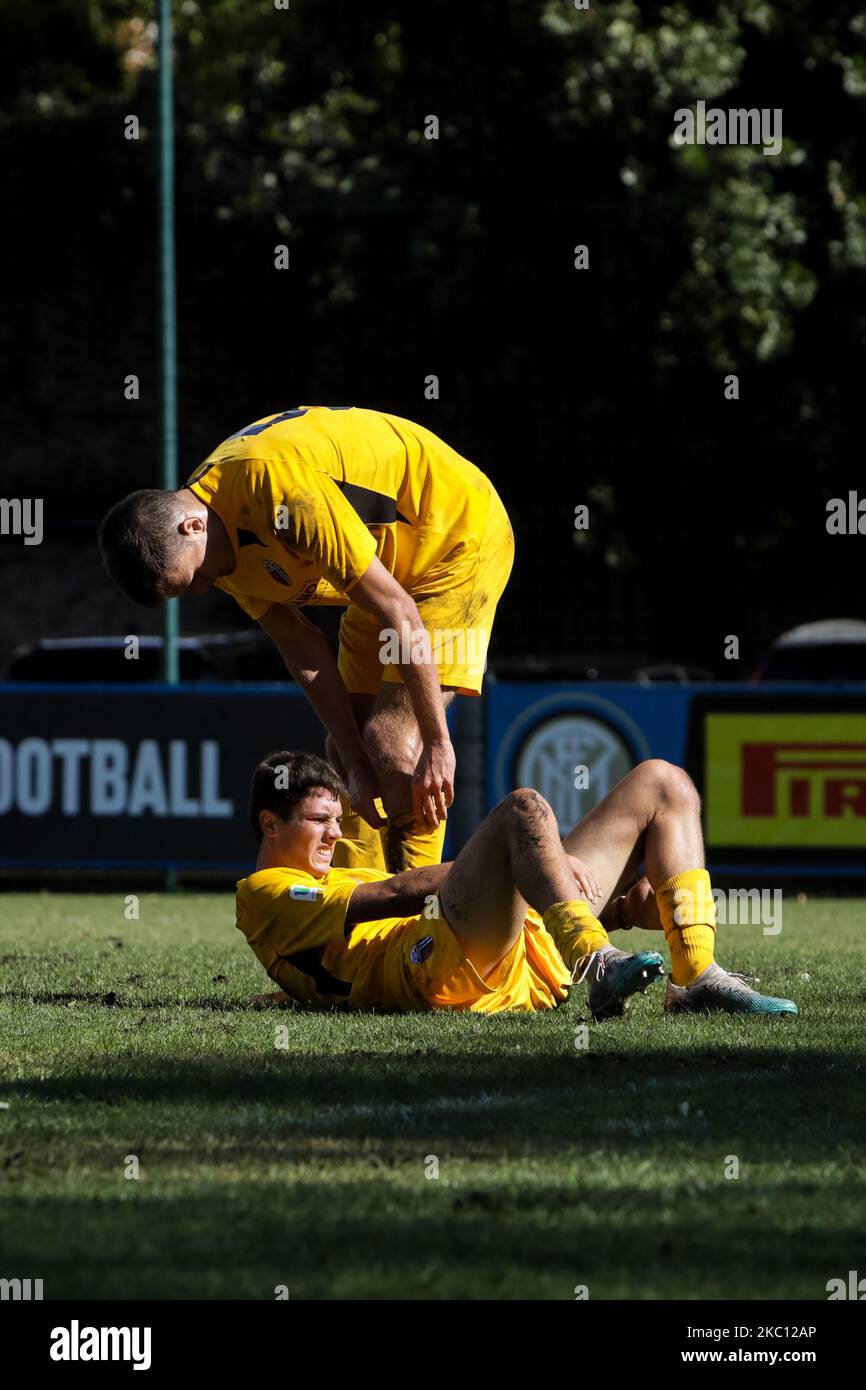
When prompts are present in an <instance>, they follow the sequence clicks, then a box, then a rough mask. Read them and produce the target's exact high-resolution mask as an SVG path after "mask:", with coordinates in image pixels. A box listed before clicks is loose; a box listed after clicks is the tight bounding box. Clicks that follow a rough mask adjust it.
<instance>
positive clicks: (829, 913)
mask: <svg viewBox="0 0 866 1390" xmlns="http://www.w3.org/2000/svg"><path fill="white" fill-rule="evenodd" d="M0 919H2V926H0V1082H2V1084H0V1100H2V1102H3V1107H4V1108H2V1109H0V1276H2V1277H7V1278H11V1277H15V1276H17V1277H21V1278H26V1277H31V1278H42V1279H43V1280H44V1292H45V1297H46V1298H82V1297H83V1298H127V1299H128V1298H248V1299H273V1298H274V1297H275V1290H276V1289H277V1288H278V1286H286V1287H287V1289H288V1291H289V1295H290V1297H291V1298H293V1299H297V1298H329V1297H330V1298H335V1297H336V1298H359V1297H360V1298H515V1297H522V1298H547V1299H573V1298H574V1297H575V1296H576V1294H575V1290H576V1289H577V1288H578V1287H580V1286H586V1287H587V1289H588V1292H589V1297H590V1298H592V1299H598V1298H622V1299H651V1298H685V1299H704V1298H710V1299H718V1298H752V1299H787V1298H807V1299H825V1298H826V1290H825V1286H826V1283H827V1280H828V1279H830V1278H834V1277H837V1276H841V1277H846V1276H847V1271H848V1270H849V1269H860V1270H862V1268H863V1259H864V1248H863V1239H862V1232H863V1229H864V1226H866V1200H864V1177H866V1159H864V1131H866V1119H864V1111H866V1107H864V1103H863V1095H864V1081H866V1076H864V1055H866V1040H864V1028H863V1013H864V1002H866V979H864V968H863V944H864V936H863V933H864V921H863V909H862V907H861V906H860V904H858V903H856V902H840V901H827V900H824V901H810V902H808V903H805V904H798V903H796V902H792V901H790V900H786V902H785V908H784V929H783V931H782V933H781V934H780V935H779V936H777V937H764V936H763V935H762V932H761V928H760V927H758V926H755V927H728V928H720V930H719V943H718V950H717V954H718V956H719V959H720V960H721V962H722V963H723V964H724V965H726V966H729V967H730V968H734V969H747V970H749V971H750V972H752V973H756V974H758V975H759V976H760V978H761V988H762V989H764V990H766V991H767V992H769V993H775V994H784V995H788V996H790V997H793V998H794V999H796V1000H797V1002H798V1003H799V1005H800V1009H801V1013H800V1017H799V1019H796V1020H786V1019H774V1018H727V1017H714V1018H677V1019H668V1018H665V1017H664V1016H663V1014H662V1010H661V1003H662V994H663V986H662V985H656V986H654V988H653V990H651V991H650V992H649V993H648V994H647V995H646V996H644V997H643V998H638V999H637V1000H636V1001H635V1003H634V1005H633V1007H632V1010H631V1013H630V1016H629V1017H628V1018H626V1019H624V1020H622V1021H619V1022H610V1023H606V1024H602V1025H595V1024H593V1023H592V1022H591V1020H590V1019H589V1017H588V1015H587V1013H586V1010H585V1007H584V1004H585V989H584V987H581V988H580V989H579V990H578V991H577V993H576V996H575V997H574V998H573V999H572V1000H571V1001H570V1002H569V1003H568V1004H567V1005H566V1006H565V1007H563V1008H561V1009H559V1010H558V1011H556V1012H555V1013H551V1014H546V1015H535V1016H526V1015H513V1016H500V1017H492V1018H483V1017H480V1016H477V1015H471V1014H451V1015H448V1014H437V1015H425V1016H418V1017H400V1016H394V1015H377V1016H356V1017H340V1016H338V1015H331V1014H327V1015H325V1014H305V1013H300V1012H289V1011H274V1012H267V1013H257V1012H254V1011H252V1010H250V1009H249V1008H248V1007H247V1005H246V1001H247V999H248V997H249V996H250V994H252V993H254V992H256V991H257V990H260V989H263V988H267V980H266V978H265V976H264V974H263V972H262V971H261V969H260V967H259V966H258V964H257V963H256V961H255V959H254V957H253V955H252V953H251V952H250V950H249V948H248V947H247V945H246V943H245V942H244V940H243V939H242V937H241V936H240V933H238V932H237V931H236V930H235V928H234V917H233V901H232V898H231V896H230V895H229V894H213V895H192V894H181V895H178V896H175V897H167V896H160V895H151V896H147V895H144V896H142V897H141V906H140V920H139V921H126V920H125V919H124V898H123V896H122V895H121V894H117V895H113V894H109V895H100V896H87V897H83V896H77V895H71V894H70V895H64V894H47V893H44V894H29V895H25V894H7V895H4V896H2V897H0ZM614 940H615V941H616V942H617V944H619V945H621V946H624V947H626V948H627V949H637V948H638V946H649V947H651V948H658V947H659V946H660V944H661V938H660V936H659V935H658V934H656V933H652V934H650V933H647V934H644V933H640V932H631V933H617V935H616V936H615V937H614ZM584 1024H585V1025H587V1028H588V1046H587V1047H585V1048H584V1047H581V1046H575V1042H576V1041H577V1042H578V1043H580V1041H581V1032H580V1029H581V1027H582V1025H584ZM278 1028H285V1029H286V1030H287V1032H286V1033H285V1034H281V1035H279V1036H278V1034H277V1031H276V1030H277V1029H278ZM277 1041H279V1042H282V1043H287V1046H283V1047H276V1046H275V1043H276V1042H277ZM133 1157H134V1158H135V1159H137V1161H138V1173H139V1176H138V1177H137V1178H133V1177H127V1176H125V1174H126V1173H129V1172H132V1171H134V1168H135V1164H134V1163H133V1162H132V1159H133ZM734 1159H736V1160H737V1162H738V1165H739V1176H738V1177H732V1176H726V1173H728V1174H730V1173H732V1172H734V1171H735V1165H734V1163H733V1161H732V1160H734ZM437 1170H438V1177H436V1176H433V1174H434V1173H436V1172H437Z"/></svg>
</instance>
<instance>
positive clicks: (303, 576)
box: [187, 406, 510, 618]
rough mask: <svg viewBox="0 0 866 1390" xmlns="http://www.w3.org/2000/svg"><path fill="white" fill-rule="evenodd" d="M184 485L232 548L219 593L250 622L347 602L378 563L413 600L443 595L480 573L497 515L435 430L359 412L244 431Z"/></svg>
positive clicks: (279, 421) (283, 420)
mask: <svg viewBox="0 0 866 1390" xmlns="http://www.w3.org/2000/svg"><path fill="white" fill-rule="evenodd" d="M187 486H188V487H190V488H192V491H193V492H194V493H195V494H196V496H197V497H199V498H200V499H201V501H202V502H205V503H206V504H207V506H208V507H211V508H212V509H213V510H214V511H215V512H216V514H217V515H218V516H219V518H220V520H221V521H222V522H223V524H224V525H225V527H226V531H227V532H228V535H229V539H230V540H231V543H232V545H233V546H234V549H235V554H236V557H237V564H236V567H235V569H234V570H233V571H232V573H231V574H229V575H226V576H224V577H223V578H221V579H218V580H217V581H215V583H216V587H217V588H219V589H223V590H224V591H225V592H226V593H228V594H231V595H232V597H233V598H235V599H236V600H237V602H238V603H239V604H240V606H241V607H242V608H243V609H244V610H245V612H247V613H248V614H249V615H250V616H251V617H253V618H260V617H261V616H262V615H263V614H264V613H265V612H266V611H267V609H268V608H270V606H271V605H272V604H275V603H288V604H294V605H306V604H346V603H347V602H348V594H349V592H350V590H351V588H352V585H353V584H355V583H356V581H357V580H358V579H360V577H361V576H362V575H363V574H364V572H365V571H366V569H367V568H368V566H369V564H370V562H371V560H372V559H373V556H374V555H377V556H378V557H379V559H380V560H381V561H382V563H383V564H384V566H385V568H386V569H387V570H388V571H389V572H390V573H391V574H393V576H394V577H395V579H396V580H397V581H398V583H399V584H401V585H402V586H403V588H404V589H406V591H407V592H408V593H410V594H411V595H412V596H413V597H414V598H415V600H416V602H418V601H420V600H423V599H424V598H425V597H428V596H433V595H436V594H438V593H439V592H440V591H441V590H442V589H443V587H448V586H449V585H453V584H455V583H460V582H462V581H463V580H464V579H465V578H466V577H467V576H471V575H472V574H473V573H474V570H475V569H476V568H477V565H478V546H479V541H480V537H481V535H482V534H483V532H484V528H485V525H486V524H487V519H488V514H489V513H491V499H493V501H494V503H495V506H496V507H497V508H499V509H500V510H501V504H500V503H499V501H498V498H497V497H496V494H495V491H494V489H493V487H492V485H491V483H490V482H489V481H488V479H487V478H486V477H485V476H484V474H483V473H482V472H481V471H480V470H479V469H478V468H476V467H475V466H474V465H473V464H471V463H469V462H468V461H467V460H466V459H464V458H461V456H460V455H459V454H458V453H456V452H455V451H454V450H453V449H451V448H449V446H448V445H447V444H445V443H443V441H442V440H441V439H438V438H437V437H436V435H434V434H431V432H430V431H429V430H426V429H424V428H423V427H422V426H421V425H415V424H412V422H411V421H409V420H403V419H400V418H399V417H398V416H396V415H386V414H384V413H383V412H381V411H376V410H363V409H360V408H358V407H354V406H350V407H345V408H337V407H334V408H331V407H327V406H299V407H297V409H294V410H286V411H283V412H281V413H280V414H277V415H270V416H267V417H265V418H264V419H262V420H259V421H257V422H256V423H255V424H252V425H247V426H246V427H245V428H244V429H242V430H239V431H238V433H237V434H234V435H232V436H231V437H230V438H229V439H227V440H225V441H224V442H223V443H222V444H220V446H219V447H218V448H217V449H215V450H214V452H213V453H212V454H211V455H210V456H209V457H208V458H207V459H206V460H205V462H204V463H203V464H202V465H201V467H200V468H199V469H197V470H196V472H195V473H194V474H193V475H192V477H191V478H190V480H189V482H188V483H187ZM508 563H509V567H510V558H509V561H508ZM503 582H504V581H503Z"/></svg>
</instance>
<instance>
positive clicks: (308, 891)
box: [289, 883, 322, 903]
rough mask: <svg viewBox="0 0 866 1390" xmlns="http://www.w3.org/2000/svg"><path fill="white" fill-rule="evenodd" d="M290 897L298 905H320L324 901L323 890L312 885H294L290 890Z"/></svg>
mask: <svg viewBox="0 0 866 1390" xmlns="http://www.w3.org/2000/svg"><path fill="white" fill-rule="evenodd" d="M289 897H290V898H293V899H294V901H295V902H296V903H318V902H321V900H322V890H321V888H316V887H314V886H313V884H311V883H293V884H292V886H291V888H290V889H289Z"/></svg>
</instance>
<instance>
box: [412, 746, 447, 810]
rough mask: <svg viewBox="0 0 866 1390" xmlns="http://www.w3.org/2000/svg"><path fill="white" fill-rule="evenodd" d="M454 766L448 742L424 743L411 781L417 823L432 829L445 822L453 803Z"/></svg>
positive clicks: (413, 807) (413, 808)
mask: <svg viewBox="0 0 866 1390" xmlns="http://www.w3.org/2000/svg"><path fill="white" fill-rule="evenodd" d="M456 766H457V759H456V758H455V756H454V749H453V747H452V746H451V740H450V739H444V740H443V741H442V742H441V743H425V744H424V747H423V748H422V749H421V756H420V758H419V759H418V762H417V765H416V767H415V773H414V776H413V778H412V810H413V812H414V814H415V819H416V820H417V821H422V820H423V821H426V823H427V824H428V825H429V826H430V827H431V828H432V829H435V827H436V826H437V825H438V824H439V822H440V821H443V820H444V819H445V813H446V811H447V809H448V807H449V806H450V805H451V803H452V801H453V800H454V770H455V768H456Z"/></svg>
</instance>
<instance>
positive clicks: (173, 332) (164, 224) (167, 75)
mask: <svg viewBox="0 0 866 1390" xmlns="http://www.w3.org/2000/svg"><path fill="white" fill-rule="evenodd" d="M171 38H172V34H171V0H159V278H160V303H161V329H162V485H163V487H164V488H166V489H168V490H169V491H174V490H175V489H176V488H177V297H176V285H175V262H174V74H173V69H172V52H171V49H172V43H171ZM178 602H179V600H177V599H172V600H169V602H168V603H166V605H165V609H164V620H163V649H162V670H163V677H164V679H165V681H166V683H167V684H168V685H177V683H178V681H179V679H180V670H179V662H178V650H177V638H178V632H179V628H180V624H179V610H178Z"/></svg>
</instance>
